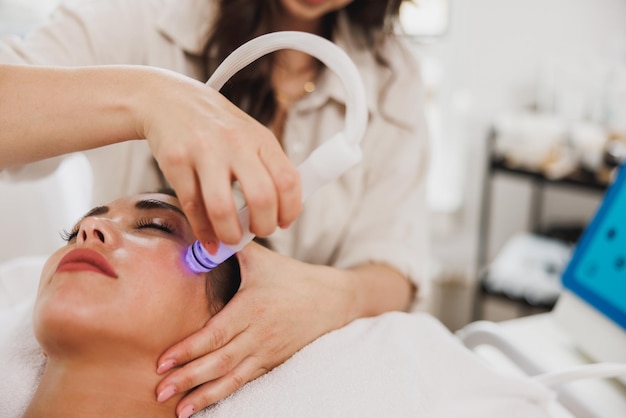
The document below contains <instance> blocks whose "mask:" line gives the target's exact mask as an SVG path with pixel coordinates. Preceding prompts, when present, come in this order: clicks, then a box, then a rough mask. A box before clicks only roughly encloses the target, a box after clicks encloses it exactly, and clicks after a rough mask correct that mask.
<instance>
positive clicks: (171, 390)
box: [157, 385, 176, 403]
mask: <svg viewBox="0 0 626 418" xmlns="http://www.w3.org/2000/svg"><path fill="white" fill-rule="evenodd" d="M175 393H176V387H175V386H173V385H169V386H166V387H165V389H163V390H162V391H161V392H159V395H158V396H157V402H159V403H161V402H165V401H167V400H168V399H169V398H171V397H172V396H174V394H175Z"/></svg>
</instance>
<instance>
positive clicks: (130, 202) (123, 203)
mask: <svg viewBox="0 0 626 418" xmlns="http://www.w3.org/2000/svg"><path fill="white" fill-rule="evenodd" d="M151 200H155V201H159V202H164V203H167V204H169V205H171V206H174V207H175V208H178V209H181V207H180V202H179V201H178V199H177V198H175V197H174V196H170V195H168V194H165V193H142V194H138V195H133V196H126V197H122V198H119V199H117V200H114V201H113V202H111V203H110V204H108V205H107V206H108V207H109V208H110V209H112V210H115V209H126V208H132V209H134V208H136V207H137V204H138V203H139V202H143V201H151ZM181 212H182V209H181Z"/></svg>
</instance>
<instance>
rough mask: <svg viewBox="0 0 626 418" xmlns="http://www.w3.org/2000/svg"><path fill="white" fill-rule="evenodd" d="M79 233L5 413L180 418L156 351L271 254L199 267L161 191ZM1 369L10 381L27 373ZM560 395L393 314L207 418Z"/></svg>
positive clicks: (199, 322) (516, 403)
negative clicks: (24, 382)
mask: <svg viewBox="0 0 626 418" xmlns="http://www.w3.org/2000/svg"><path fill="white" fill-rule="evenodd" d="M66 239H67V245H66V246H64V247H63V248H61V249H59V250H58V251H56V252H55V253H54V254H53V255H52V256H51V257H50V258H49V259H48V260H47V262H46V263H45V266H44V268H43V271H42V274H41V278H40V284H39V290H38V293H37V297H36V301H35V303H34V315H33V328H34V334H35V337H36V340H37V342H38V344H39V347H40V348H38V347H35V349H36V350H40V352H42V353H43V355H44V356H45V362H43V364H19V363H20V357H19V356H13V357H11V356H9V357H10V360H6V358H5V359H0V367H4V366H2V364H3V363H2V362H3V361H4V363H7V362H10V363H11V367H12V369H11V370H18V371H20V370H24V369H28V368H29V367H32V368H39V369H40V370H38V372H37V373H35V375H36V376H37V378H36V379H34V381H33V382H32V385H33V394H32V396H30V395H27V396H26V395H25V396H24V400H23V401H22V402H21V403H20V400H19V399H17V400H16V399H15V398H12V399H4V400H3V398H2V396H7V394H6V393H4V392H3V393H0V405H5V406H6V405H13V408H12V409H10V410H9V411H7V410H5V411H4V412H0V416H2V417H5V416H6V417H19V416H23V417H25V418H31V417H44V416H45V417H107V418H108V417H151V418H159V417H167V418H172V417H175V416H176V412H175V411H176V409H175V408H176V404H177V402H178V401H179V400H180V399H181V398H182V397H183V396H184V393H178V394H175V395H174V396H173V397H171V398H170V399H168V400H167V401H165V402H159V401H158V400H157V396H156V393H155V391H156V387H157V385H158V383H159V382H160V381H161V380H162V379H163V376H161V375H158V374H157V373H156V370H155V369H156V368H155V364H156V362H157V359H158V358H159V356H160V355H161V354H162V353H163V352H164V351H165V350H166V349H167V348H168V347H170V346H171V345H173V344H174V343H176V342H178V341H180V340H182V339H183V338H185V337H186V336H188V335H190V334H192V333H194V332H195V331H197V330H198V329H199V328H201V327H202V326H204V325H205V324H206V322H207V321H208V320H209V319H210V318H211V316H212V315H214V314H215V313H216V312H217V311H219V310H220V309H221V308H222V307H223V306H224V305H225V304H226V303H228V301H229V300H230V298H232V297H233V296H234V295H235V294H236V292H237V289H238V287H239V284H240V269H239V263H238V261H237V258H239V261H240V262H241V264H242V269H246V268H249V267H248V264H249V263H248V261H250V260H253V259H254V257H262V256H263V252H265V251H270V250H268V249H266V248H263V247H262V246H260V245H259V244H256V243H251V244H249V245H248V246H247V247H246V248H245V249H244V250H243V251H242V252H241V253H240V254H239V255H238V256H237V257H232V258H231V259H230V260H229V261H228V262H226V263H224V264H222V265H220V266H219V267H218V268H216V269H215V270H213V271H212V272H210V273H207V274H203V275H196V274H194V273H192V272H191V271H189V270H188V269H187V267H186V266H185V264H184V262H183V257H182V254H184V252H185V250H186V248H187V247H188V246H189V245H190V244H191V243H192V242H194V241H195V237H194V236H193V233H192V231H191V228H190V226H189V224H188V222H187V220H186V218H185V216H184V215H183V214H182V211H181V210H180V207H179V203H178V201H177V199H176V198H175V197H173V196H170V195H167V194H160V193H157V194H142V195H136V196H132V197H125V198H121V199H118V200H116V201H114V202H112V203H110V204H108V205H106V206H103V207H97V208H94V209H92V210H91V211H90V212H89V213H87V214H86V215H85V216H84V217H83V218H82V219H81V220H80V221H79V223H78V224H77V225H76V227H75V228H74V229H73V230H72V231H71V232H69V233H67V236H66ZM252 264H253V263H250V265H252ZM244 273H245V271H244ZM33 344H34V343H33ZM17 347H18V348H16V350H21V348H19V345H18V346H17ZM0 351H2V350H0ZM8 351H9V353H10V350H8ZM5 352H6V351H5ZM42 358H43V357H42ZM16 359H17V360H16ZM16 363H17V364H16ZM35 363H36V362H35ZM41 369H42V370H41ZM7 370H8V369H5V370H4V371H7ZM7 373H8V371H7ZM2 374H3V376H2V379H1V380H2V381H3V383H4V385H5V386H4V387H5V388H8V387H11V385H12V383H11V382H12V379H13V381H14V382H17V381H18V380H19V379H20V377H19V376H14V375H10V374H6V375H5V373H4V372H3V373H2ZM0 387H2V386H0ZM18 397H19V396H18ZM551 399H552V393H551V392H549V391H548V390H546V389H544V388H543V387H541V386H538V385H537V384H535V383H534V382H533V381H530V380H528V379H522V378H519V379H518V378H512V377H507V376H500V375H498V374H496V373H494V372H492V371H490V370H489V369H488V368H486V367H484V366H483V365H482V364H481V363H480V362H479V361H478V360H477V359H476V358H475V356H474V355H473V354H472V353H470V352H468V351H466V350H465V349H464V348H462V347H461V346H460V344H459V343H458V342H457V341H456V340H455V339H454V337H453V336H452V335H450V334H449V333H448V332H447V331H446V330H445V329H444V328H443V326H441V325H440V324H439V323H438V322H436V320H434V319H433V318H432V317H430V316H428V315H425V314H405V313H390V314H386V315H383V316H380V317H378V318H370V319H361V320H357V321H354V322H353V323H351V324H349V325H348V326H346V327H344V328H343V329H340V330H337V331H334V332H332V333H330V334H327V335H325V336H323V337H321V338H319V339H318V340H317V341H315V342H313V343H312V344H310V345H309V346H307V347H305V348H304V349H303V350H301V351H300V352H298V353H296V355H295V356H293V357H292V358H291V359H289V360H288V361H287V362H286V363H284V364H283V365H281V366H279V367H277V368H276V369H274V370H273V371H272V372H270V373H268V374H266V375H264V376H262V377H261V378H259V379H257V380H255V381H252V382H250V383H248V384H247V385H245V386H244V387H243V388H242V389H240V390H239V391H238V392H235V393H234V394H233V395H231V396H230V397H228V398H226V399H224V400H222V401H221V402H219V403H218V404H216V405H213V406H212V407H209V408H207V409H205V410H203V411H199V412H197V413H196V415H194V416H207V417H208V416H211V417H213V416H219V417H221V416H224V417H232V416H238V417H245V416H250V417H258V416H268V417H269V416H271V417H279V418H280V417H293V416H298V417H320V416H324V417H333V416H336V417H374V416H394V417H412V418H413V417H459V416H462V417H474V416H476V417H482V418H484V417H505V416H506V417H525V418H529V417H547V416H548V415H547V413H546V406H547V405H548V404H549V402H550V401H551ZM5 401H6V403H5ZM16 403H17V405H16ZM3 414H6V415H3Z"/></svg>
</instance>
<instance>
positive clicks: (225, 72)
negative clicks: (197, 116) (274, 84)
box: [207, 31, 367, 145]
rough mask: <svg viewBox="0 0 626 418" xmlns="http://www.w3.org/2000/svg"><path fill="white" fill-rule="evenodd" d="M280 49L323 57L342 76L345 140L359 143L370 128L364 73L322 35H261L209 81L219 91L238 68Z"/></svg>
mask: <svg viewBox="0 0 626 418" xmlns="http://www.w3.org/2000/svg"><path fill="white" fill-rule="evenodd" d="M280 49H295V50H298V51H301V52H306V53H307V54H309V55H312V56H314V57H315V58H317V59H319V60H320V61H321V62H322V63H324V64H325V65H326V66H327V67H328V68H330V69H331V70H332V71H333V72H334V73H335V74H336V75H337V76H338V77H339V79H340V80H341V83H342V85H343V87H344V90H345V94H346V122H345V127H344V135H345V139H346V140H347V141H348V143H349V144H351V145H358V144H359V143H360V142H361V139H362V137H363V135H364V134H365V129H366V127H367V100H366V96H365V89H364V87H363V81H362V80H361V75H360V74H359V71H358V70H357V68H356V66H355V65H354V63H353V62H352V60H351V59H350V57H348V55H347V54H346V53H345V52H344V51H343V50H341V49H340V48H339V47H337V45H335V44H334V43H332V42H330V41H329V40H327V39H324V38H322V37H320V36H316V35H312V34H310V33H306V32H295V31H283V32H273V33H268V34H266V35H261V36H259V37H257V38H254V39H252V40H250V41H248V42H246V43H245V44H243V45H242V46H240V47H239V48H237V49H236V50H235V51H234V52H233V53H232V54H230V55H229V56H228V57H226V59H225V60H224V61H223V62H222V63H221V64H220V66H219V67H218V68H217V69H216V70H215V72H214V73H213V74H212V75H211V77H210V78H209V80H208V81H207V84H208V85H209V86H211V87H213V88H214V89H216V90H219V89H221V88H222V86H223V85H224V84H225V83H226V82H227V81H228V80H229V79H230V78H231V77H232V76H233V75H234V74H235V73H236V72H237V71H239V70H240V69H242V68H244V67H245V66H246V65H248V64H250V63H251V62H253V61H255V60H257V59H258V58H260V57H262V56H264V55H266V54H269V53H270V52H274V51H277V50H280Z"/></svg>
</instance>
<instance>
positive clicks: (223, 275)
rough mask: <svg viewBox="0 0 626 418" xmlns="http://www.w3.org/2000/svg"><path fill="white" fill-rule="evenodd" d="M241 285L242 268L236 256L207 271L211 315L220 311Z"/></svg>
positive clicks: (207, 289) (207, 292)
mask: <svg viewBox="0 0 626 418" xmlns="http://www.w3.org/2000/svg"><path fill="white" fill-rule="evenodd" d="M240 285H241V270H240V269H239V262H238V261H237V257H236V256H234V255H233V256H232V257H230V258H229V259H227V260H226V261H224V262H223V263H222V264H220V265H219V266H217V267H215V268H214V269H213V270H211V271H210V272H208V273H206V294H207V296H208V297H209V308H210V311H211V315H215V314H216V313H218V312H219V311H220V310H221V309H222V308H223V307H224V306H226V304H227V303H228V302H229V301H230V300H231V299H232V298H233V296H235V293H237V291H238V290H239V286H240Z"/></svg>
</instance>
